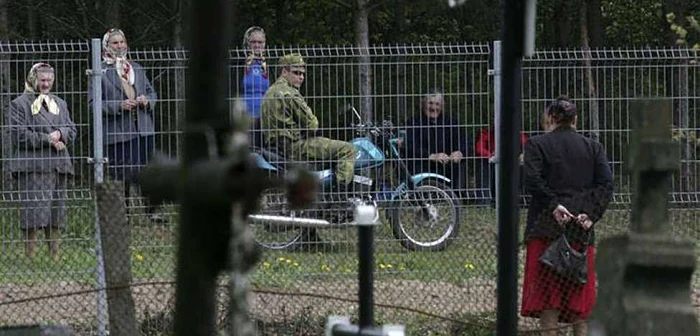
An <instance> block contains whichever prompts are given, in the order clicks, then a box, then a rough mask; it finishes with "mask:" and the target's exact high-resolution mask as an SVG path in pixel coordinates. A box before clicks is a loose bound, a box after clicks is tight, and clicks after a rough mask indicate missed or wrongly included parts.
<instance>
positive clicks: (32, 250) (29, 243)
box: [24, 229, 36, 260]
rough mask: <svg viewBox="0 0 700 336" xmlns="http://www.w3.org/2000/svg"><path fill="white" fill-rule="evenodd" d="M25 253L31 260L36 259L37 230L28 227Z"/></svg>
mask: <svg viewBox="0 0 700 336" xmlns="http://www.w3.org/2000/svg"><path fill="white" fill-rule="evenodd" d="M24 254H25V255H26V256H27V258H28V259H29V260H34V257H36V230H35V229H28V230H27V237H26V240H25V241H24Z"/></svg>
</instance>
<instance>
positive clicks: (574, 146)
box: [521, 96, 613, 336]
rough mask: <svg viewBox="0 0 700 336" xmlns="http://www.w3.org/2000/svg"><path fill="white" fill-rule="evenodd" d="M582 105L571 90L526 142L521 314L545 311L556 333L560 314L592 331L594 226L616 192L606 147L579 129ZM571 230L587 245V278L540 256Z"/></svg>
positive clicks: (576, 244)
mask: <svg viewBox="0 0 700 336" xmlns="http://www.w3.org/2000/svg"><path fill="white" fill-rule="evenodd" d="M577 119H578V109H577V107H576V105H575V104H574V103H573V102H571V100H570V99H569V98H568V97H566V96H561V97H559V98H557V99H556V100H555V101H554V102H552V103H551V104H550V105H549V107H548V108H547V110H546V112H545V116H544V125H543V128H544V129H545V131H546V133H545V134H543V135H538V136H535V137H533V138H530V140H528V141H527V142H526V143H525V153H524V154H525V158H524V166H525V188H526V190H527V191H528V192H529V193H530V194H531V195H532V199H531V201H530V205H529V208H528V212H527V227H526V229H525V241H526V245H527V256H526V262H525V279H524V283H523V292H522V307H521V315H522V316H527V317H539V318H540V324H541V327H542V329H544V331H543V332H542V333H541V335H547V336H549V335H557V334H558V333H557V330H556V328H557V326H558V323H559V322H565V323H574V326H573V327H574V335H575V336H584V335H586V332H587V331H586V323H585V321H586V319H587V318H588V316H589V315H590V313H591V311H592V309H593V306H594V304H595V299H596V292H595V290H596V289H595V281H596V277H595V267H594V260H595V248H594V244H595V232H594V231H595V226H596V223H597V222H598V221H599V220H600V219H601V217H602V216H603V214H604V213H605V211H606V209H607V207H608V203H609V202H610V200H611V199H612V193H613V180H612V173H611V171H610V167H609V166H608V159H607V156H606V153H605V148H604V147H603V145H601V144H600V143H599V142H597V141H595V140H592V139H590V138H586V137H584V136H583V135H581V134H580V133H578V132H577V131H576V121H577ZM563 233H566V236H567V238H568V240H569V242H570V243H571V246H572V248H575V249H577V250H581V251H585V252H586V256H587V260H586V266H587V279H586V280H585V281H581V279H572V278H570V277H564V276H561V275H559V274H557V273H555V271H554V270H553V269H552V268H550V267H549V266H547V265H546V264H544V263H543V262H542V261H541V260H540V258H541V257H542V255H543V254H544V252H545V251H546V250H547V248H548V247H549V246H550V244H552V243H553V242H554V241H555V239H557V237H559V236H561V235H562V234H563Z"/></svg>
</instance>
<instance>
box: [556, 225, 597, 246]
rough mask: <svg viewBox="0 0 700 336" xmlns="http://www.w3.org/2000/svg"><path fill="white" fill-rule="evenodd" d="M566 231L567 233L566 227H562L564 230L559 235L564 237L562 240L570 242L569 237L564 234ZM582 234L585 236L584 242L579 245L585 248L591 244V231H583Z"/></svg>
mask: <svg viewBox="0 0 700 336" xmlns="http://www.w3.org/2000/svg"><path fill="white" fill-rule="evenodd" d="M566 231H567V230H566V227H564V229H563V230H562V233H561V234H562V235H563V236H564V238H565V239H566V240H567V241H570V239H569V236H568V235H567V234H566ZM584 232H585V235H586V239H585V241H583V242H582V243H581V245H582V246H583V247H587V246H588V245H590V244H591V230H585V231H584Z"/></svg>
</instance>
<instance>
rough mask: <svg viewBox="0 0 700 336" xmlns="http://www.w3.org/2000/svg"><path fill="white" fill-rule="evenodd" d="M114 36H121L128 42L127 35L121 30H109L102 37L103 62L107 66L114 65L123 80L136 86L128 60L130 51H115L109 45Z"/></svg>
mask: <svg viewBox="0 0 700 336" xmlns="http://www.w3.org/2000/svg"><path fill="white" fill-rule="evenodd" d="M114 35H121V36H123V37H124V40H126V35H124V32H123V31H121V29H119V28H112V29H110V30H108V31H107V32H106V33H105V35H104V36H103V37H102V60H103V61H104V62H105V63H107V64H114V67H115V68H116V69H117V73H118V74H119V76H120V77H121V78H123V79H124V80H126V81H128V82H129V84H131V85H134V72H133V71H132V68H131V64H129V61H127V60H126V57H127V53H128V50H115V49H113V48H112V47H111V46H110V45H109V39H110V38H111V37H112V36H114Z"/></svg>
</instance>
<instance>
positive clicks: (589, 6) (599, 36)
mask: <svg viewBox="0 0 700 336" xmlns="http://www.w3.org/2000/svg"><path fill="white" fill-rule="evenodd" d="M585 8H586V15H585V16H586V30H587V32H588V43H589V45H590V47H591V48H600V47H602V46H603V45H604V44H605V36H604V33H603V32H604V30H605V23H604V22H603V8H602V4H601V3H600V0H585ZM582 16H583V14H582Z"/></svg>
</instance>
